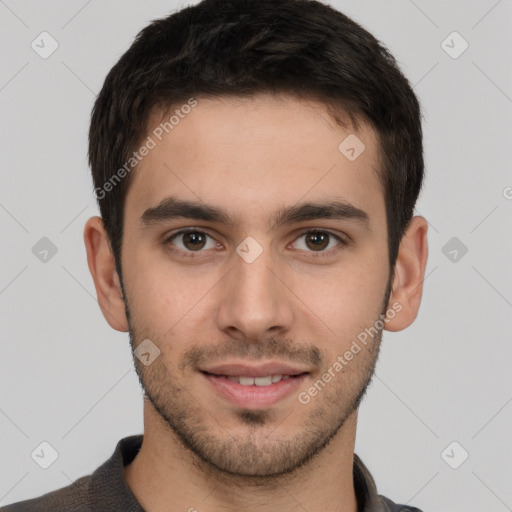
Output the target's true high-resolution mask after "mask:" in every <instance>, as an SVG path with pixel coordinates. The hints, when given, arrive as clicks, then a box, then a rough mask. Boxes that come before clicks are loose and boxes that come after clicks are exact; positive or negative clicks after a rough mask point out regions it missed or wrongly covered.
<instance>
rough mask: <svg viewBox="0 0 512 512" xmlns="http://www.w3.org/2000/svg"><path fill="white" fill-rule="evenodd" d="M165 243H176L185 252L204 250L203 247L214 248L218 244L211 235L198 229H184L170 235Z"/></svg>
mask: <svg viewBox="0 0 512 512" xmlns="http://www.w3.org/2000/svg"><path fill="white" fill-rule="evenodd" d="M208 239H211V240H210V241H208ZM175 240H176V241H175ZM164 243H165V244H171V245H174V246H175V247H177V248H178V249H179V250H180V251H182V252H185V253H187V252H188V253H194V252H202V251H203V249H213V248H215V247H216V245H217V244H216V242H215V240H213V238H212V237H211V236H210V235H208V234H207V233H205V232H204V231H199V230H196V229H182V230H181V231H178V232H177V233H174V234H173V235H171V236H170V237H168V238H167V239H166V240H165V242H164ZM172 250H173V251H174V250H175V249H172Z"/></svg>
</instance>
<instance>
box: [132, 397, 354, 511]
mask: <svg viewBox="0 0 512 512" xmlns="http://www.w3.org/2000/svg"><path fill="white" fill-rule="evenodd" d="M356 423H357V411H354V413H352V414H351V415H350V416H349V417H348V418H347V420H346V421H345V423H344V424H343V426H342V427H341V428H340V430H339V431H338V433H337V434H336V436H335V437H334V438H333V439H332V440H331V442H330V443H329V444H328V446H326V447H325V448H324V449H323V450H321V452H319V453H318V454H317V455H316V456H314V457H313V458H312V459H311V460H310V461H309V462H307V463H306V464H305V465H303V466H301V467H300V468H298V469H297V470H295V471H294V472H293V473H290V474H286V475H278V476H272V477H247V476H240V475H231V474H227V473H225V472H223V471H220V470H218V469H216V468H215V467H214V466H212V465H210V464H207V463H206V462H204V461H202V460H201V459H199V458H198V457H197V456H196V455H195V454H194V453H192V452H191V451H190V450H189V449H188V448H186V447H185V446H184V445H183V444H182V443H181V441H180V440H179V439H177V438H176V436H175V434H174V432H173V431H172V430H170V429H169V428H168V426H167V425H166V424H165V423H163V422H162V419H161V417H160V416H159V415H158V413H157V412H156V411H155V410H154V409H153V407H152V406H151V404H150V402H149V401H147V400H145V401H144V440H143V443H142V447H141V449H140V451H139V453H138V454H137V457H136V458H135V460H134V461H132V463H131V464H130V465H128V466H125V468H124V476H125V479H126V482H127V484H128V486H129V488H130V490H131V491H132V493H133V494H134V495H135V497H136V499H137V501H138V502H139V503H140V505H141V506H142V508H143V509H144V510H146V511H148V512H164V511H165V512H177V511H184V510H186V511H189V512H196V511H197V512H213V511H218V510H223V511H235V510H237V511H238V510H243V511H244V512H253V511H256V510H257V511H258V512H270V511H275V510H279V511H280V512H291V511H296V510H298V509H300V510H307V511H308V512H320V511H325V510H332V511H337V512H338V511H339V512H357V501H356V496H355V491H354V481H353V473H352V471H353V460H354V444H355V432H356Z"/></svg>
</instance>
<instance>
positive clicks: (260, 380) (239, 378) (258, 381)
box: [202, 372, 307, 387]
mask: <svg viewBox="0 0 512 512" xmlns="http://www.w3.org/2000/svg"><path fill="white" fill-rule="evenodd" d="M202 373H204V374H205V375H210V376H211V377H220V378H225V379H228V380H229V381H230V382H234V383H236V384H240V385H242V386H260V387H265V386H271V385H272V384H276V383H278V382H281V381H282V380H287V379H296V378H298V377H301V376H302V375H306V373H307V372H303V373H299V374H297V375H279V374H278V375H265V376H263V377H250V376H249V375H217V374H215V373H209V372H202Z"/></svg>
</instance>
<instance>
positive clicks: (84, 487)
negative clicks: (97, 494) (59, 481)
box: [0, 475, 92, 512]
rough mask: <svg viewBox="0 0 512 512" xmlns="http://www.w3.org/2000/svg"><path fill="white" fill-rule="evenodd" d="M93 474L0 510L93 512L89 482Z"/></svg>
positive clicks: (2, 511) (9, 511)
mask: <svg viewBox="0 0 512 512" xmlns="http://www.w3.org/2000/svg"><path fill="white" fill-rule="evenodd" d="M90 482H91V476H90V475H88V476H83V477H81V478H79V479H78V480H75V481H74V482H73V483H72V484H70V485H68V486H66V487H62V488H61V489H57V490H55V491H52V492H49V493H47V494H43V495H42V496H39V497H37V498H32V499H29V500H25V501H19V502H17V503H11V504H10V505H6V506H5V507H2V508H0V512H91V510H92V509H91V507H90V502H89V484H90Z"/></svg>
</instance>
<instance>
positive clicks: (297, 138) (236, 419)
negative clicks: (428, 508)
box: [121, 95, 389, 476]
mask: <svg viewBox="0 0 512 512" xmlns="http://www.w3.org/2000/svg"><path fill="white" fill-rule="evenodd" d="M197 100H198V104H197V106H196V107H195V108H194V109H193V110H192V111H191V112H190V113H189V114H188V115H186V116H184V117H183V118H181V119H180V121H179V124H176V125H175V126H174V128H173V129H172V131H170V132H169V134H165V132H164V134H163V135H164V136H161V138H162V140H161V141H160V140H159V139H158V138H157V137H155V136H154V135H153V137H152V138H153V139H154V140H155V142H156V145H155V147H154V148H153V149H151V150H150V151H149V153H148V154H147V156H145V157H144V159H143V160H142V161H141V163H140V164H139V167H138V168H137V173H136V174H135V175H134V176H133V181H132V182H131V184H130V188H129V190H128V194H127V197H126V201H125V218H124V235H123V246H122V258H121V262H122V270H123V285H124V292H125V299H126V300H125V303H126V307H127V311H128V312H129V323H130V337H131V340H132V347H133V348H134V349H135V348H137V346H138V345H139V344H140V343H141V342H142V341H143V340H147V339H149V340H151V343H152V344H154V345H155V346H156V347H157V348H158V350H159V351H160V355H159V356H158V357H157V358H156V359H155V360H154V361H153V362H152V363H151V364H149V365H144V364H143V363H142V362H141V361H140V360H139V359H138V358H137V357H135V358H134V361H135V365H136V368H137V372H138V375H139V378H140V381H141V384H142V386H143V388H144V390H145V393H146V396H147V399H148V400H149V401H150V402H151V404H152V406H153V407H154V409H155V410H156V411H157V412H158V414H159V415H160V417H161V421H162V422H164V423H165V424H166V425H167V426H168V427H169V428H170V433H171V435H173V436H176V438H177V439H179V440H181V441H182V443H183V444H184V445H185V446H186V447H187V448H189V449H190V450H192V451H193V452H194V453H195V454H196V455H198V456H199V457H200V458H201V459H202V460H203V461H205V462H207V463H208V464H209V465H211V466H213V467H215V468H217V469H219V470H221V471H225V472H228V473H232V474H238V475H253V476H254V475H259V476H268V475H276V474H282V473H286V472H291V471H293V470H294V469H296V468H298V467H300V466H301V465H303V464H304V463H305V462H306V461H307V460H309V459H310V458H311V457H312V456H313V455H315V454H316V453H319V452H320V451H321V449H322V448H323V447H324V446H326V444H327V443H328V442H329V441H330V440H331V439H332V438H333V437H334V436H335V435H336V433H337V432H339V429H340V428H341V427H342V426H343V424H344V422H345V420H346V419H347V418H348V417H349V416H350V415H351V414H353V413H354V411H355V410H356V408H357V406H358V402H359V400H360V398H361V397H362V395H363V393H364V391H365V389H366V387H367V385H368V383H369V380H370V378H371V375H372V373H373V369H374V364H375V362H376V358H377V355H378V349H379V343H380V337H381V330H382V324H383V322H382V316H380V315H381V314H383V313H385V312H386V310H387V307H388V304H387V299H388V296H389V295H388V293H387V292H388V291H389V290H388V284H389V263H388V259H387V229H386V215H385V203H384V190H383V187H382V185H381V183H380V182H379V180H378V177H377V174H376V171H375V169H376V168H378V160H377V151H378V148H377V139H376V136H375V134H374V132H373V131H372V130H371V129H370V128H368V127H366V126H362V127H361V129H360V131H358V132H357V133H356V132H352V131H350V130H345V129H343V128H341V127H339V126H338V125H336V123H335V122H334V121H333V120H332V118H331V117H330V116H329V115H328V113H327V111H326V108H325V107H324V106H323V105H322V104H321V103H316V102H313V101H305V100H298V99H294V98H291V97H287V96H280V97H272V96H267V95H260V96H256V97H254V98H252V99H240V98H236V99H235V98H231V99H201V98H197ZM160 121H161V116H160V117H159V118H156V117H154V118H153V119H152V121H151V124H150V126H151V130H152V129H153V127H154V126H157V125H158V124H159V123H160ZM151 130H150V132H149V134H150V135H151ZM351 133H355V134H356V135H357V138H358V139H359V140H360V141H362V142H363V143H364V145H365V149H364V151H363V152H362V153H361V154H360V155H359V156H358V157H357V158H356V159H353V158H351V159H349V158H347V156H346V153H345V154H344V153H342V152H341V151H340V150H339V149H338V146H339V145H340V143H341V142H342V141H343V140H344V139H345V138H346V137H347V136H348V135H350V134H351ZM349 140H350V139H349ZM349 154H350V153H349ZM350 156H352V155H351V154H350ZM365 329H366V331H365ZM368 329H370V332H372V335H370V336H368V332H369V331H368ZM371 329H373V330H371ZM362 333H366V334H367V335H366V340H365V343H363V342H362V341H361V340H362V339H363V338H364V335H362ZM358 336H359V337H358ZM146 343H147V342H146ZM354 343H355V345H354ZM355 346H358V347H359V350H357V348H355ZM347 352H351V353H352V357H349V355H348V354H347ZM336 362H337V363H338V364H336ZM340 366H341V369H340ZM315 390H316V391H315Z"/></svg>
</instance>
